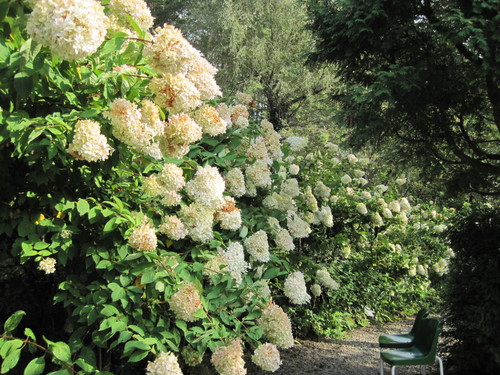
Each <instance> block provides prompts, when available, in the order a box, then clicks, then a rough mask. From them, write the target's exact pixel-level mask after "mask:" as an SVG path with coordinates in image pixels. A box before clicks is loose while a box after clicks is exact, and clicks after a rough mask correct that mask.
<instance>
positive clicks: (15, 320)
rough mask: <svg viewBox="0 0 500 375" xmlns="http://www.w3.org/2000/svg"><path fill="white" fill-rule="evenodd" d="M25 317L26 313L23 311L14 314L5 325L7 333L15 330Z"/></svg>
mask: <svg viewBox="0 0 500 375" xmlns="http://www.w3.org/2000/svg"><path fill="white" fill-rule="evenodd" d="M25 315H26V313H25V312H24V311H23V310H19V311H16V312H15V313H14V314H12V315H11V316H10V317H9V319H7V320H6V321H5V323H4V325H3V329H4V331H5V333H7V332H12V331H13V330H15V329H16V327H17V326H18V324H19V323H20V322H21V319H22V318H23V316H25Z"/></svg>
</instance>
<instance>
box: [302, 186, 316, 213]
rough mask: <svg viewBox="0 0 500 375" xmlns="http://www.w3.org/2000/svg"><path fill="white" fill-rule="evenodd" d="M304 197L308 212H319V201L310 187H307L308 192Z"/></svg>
mask: <svg viewBox="0 0 500 375" xmlns="http://www.w3.org/2000/svg"><path fill="white" fill-rule="evenodd" d="M302 196H303V198H304V201H305V204H306V207H307V209H308V210H311V211H312V212H316V211H318V210H319V208H318V201H317V200H316V197H315V196H314V194H313V192H312V189H311V186H310V185H307V188H306V191H305V192H304V193H303V194H302Z"/></svg>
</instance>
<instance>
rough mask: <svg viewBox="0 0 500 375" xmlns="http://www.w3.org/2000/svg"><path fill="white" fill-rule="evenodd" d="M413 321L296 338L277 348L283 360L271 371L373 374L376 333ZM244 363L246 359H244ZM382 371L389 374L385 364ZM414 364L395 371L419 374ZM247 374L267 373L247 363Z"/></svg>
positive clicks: (402, 374)
mask: <svg viewBox="0 0 500 375" xmlns="http://www.w3.org/2000/svg"><path fill="white" fill-rule="evenodd" d="M412 324H413V320H412V319H407V320H403V321H399V322H394V323H386V324H383V325H378V324H377V325H376V324H373V325H370V326H367V327H362V328H358V329H355V330H353V331H351V332H349V333H348V334H347V336H346V338H344V339H342V340H329V339H325V340H320V341H309V340H299V341H298V343H296V345H295V346H294V347H293V348H290V349H287V350H281V351H280V355H281V359H282V362H283V364H282V365H281V367H280V368H279V369H278V370H277V371H276V372H274V373H272V374H274V375H303V374H304V375H305V374H314V375H377V374H378V366H379V349H378V336H379V335H381V334H384V333H406V332H408V331H409V330H410V328H411V326H412ZM247 364H248V362H247ZM384 373H385V374H390V368H389V366H388V365H385V367H384ZM419 373H420V369H419V367H418V366H411V367H398V368H397V374H399V375H409V374H419ZM434 373H436V374H437V373H439V369H438V366H437V365H434V366H432V367H427V374H434ZM247 374H248V375H269V374H271V373H269V372H264V371H261V370H259V369H257V368H256V367H255V366H252V365H251V366H249V368H248V371H247Z"/></svg>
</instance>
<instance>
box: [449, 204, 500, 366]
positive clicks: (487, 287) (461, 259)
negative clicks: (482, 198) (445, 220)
mask: <svg viewBox="0 0 500 375" xmlns="http://www.w3.org/2000/svg"><path fill="white" fill-rule="evenodd" d="M450 238H451V244H452V246H453V250H454V251H455V257H454V258H453V260H452V261H451V263H450V273H449V275H448V280H447V284H448V285H447V293H446V297H445V306H446V311H447V313H446V325H447V326H448V327H449V333H448V335H449V337H448V338H449V345H448V346H449V347H448V351H449V353H450V356H451V357H450V358H449V360H448V363H449V367H450V373H451V372H453V373H456V374H488V375H489V374H491V375H493V374H498V373H499V372H500V335H499V334H498V333H499V332H500V315H499V311H500V273H499V270H500V209H499V207H498V206H492V205H483V206H476V205H470V204H467V205H466V207H465V209H464V210H463V212H462V213H461V215H459V216H457V218H456V219H455V223H454V225H453V226H452V227H451V230H450Z"/></svg>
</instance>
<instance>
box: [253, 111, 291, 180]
mask: <svg viewBox="0 0 500 375" xmlns="http://www.w3.org/2000/svg"><path fill="white" fill-rule="evenodd" d="M260 126H261V128H262V136H263V137H264V141H265V142H266V147H267V151H268V152H269V156H270V157H271V158H272V159H274V160H278V161H279V160H281V159H282V158H283V151H281V141H280V139H281V135H280V134H279V133H278V132H277V131H275V130H274V126H273V124H272V123H270V122H269V121H267V120H262V121H261V123H260ZM297 173H298V172H297Z"/></svg>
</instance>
